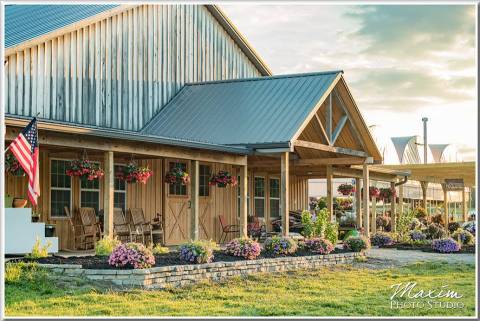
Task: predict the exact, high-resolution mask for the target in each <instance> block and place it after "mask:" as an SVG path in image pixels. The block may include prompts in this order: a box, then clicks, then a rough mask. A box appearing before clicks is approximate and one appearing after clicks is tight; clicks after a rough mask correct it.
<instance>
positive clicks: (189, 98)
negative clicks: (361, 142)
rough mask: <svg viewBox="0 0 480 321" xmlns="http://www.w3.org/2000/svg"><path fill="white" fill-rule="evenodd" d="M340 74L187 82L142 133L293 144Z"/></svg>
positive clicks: (218, 141) (216, 141) (243, 143)
mask: <svg viewBox="0 0 480 321" xmlns="http://www.w3.org/2000/svg"><path fill="white" fill-rule="evenodd" d="M342 73H343V72H342V71H328V72H317V73H307V74H294V75H280V76H271V77H260V78H249V79H238V80H225V81H212V82H204V83H191V84H187V85H185V87H184V88H183V89H182V90H181V91H180V92H179V93H178V94H177V95H176V96H175V97H174V98H173V99H172V101H171V102H170V103H168V104H167V106H165V107H164V108H163V109H162V110H161V111H160V112H159V113H158V114H157V115H156V116H155V117H154V118H153V119H152V120H151V121H150V122H149V123H148V124H147V125H146V126H145V127H144V128H143V129H142V130H141V133H142V134H147V135H155V136H168V137H172V138H176V139H186V140H192V141H198V142H205V143H211V144H221V145H240V146H247V147H250V146H258V145H275V144H277V145H281V146H289V145H290V141H291V140H292V138H293V137H294V135H295V133H296V132H297V131H298V130H299V128H300V127H301V126H302V124H303V123H304V122H305V120H306V119H307V118H308V116H309V115H310V114H311V113H312V110H314V108H315V107H316V106H317V105H318V104H319V102H321V101H322V99H324V98H325V96H326V95H327V94H328V93H329V91H330V90H331V89H332V87H333V85H334V84H335V83H336V81H337V80H338V78H339V77H340V76H341V74H342Z"/></svg>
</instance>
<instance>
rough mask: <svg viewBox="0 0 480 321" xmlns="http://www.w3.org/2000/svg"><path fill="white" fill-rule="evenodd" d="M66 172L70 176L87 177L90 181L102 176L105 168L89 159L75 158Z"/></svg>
mask: <svg viewBox="0 0 480 321" xmlns="http://www.w3.org/2000/svg"><path fill="white" fill-rule="evenodd" d="M65 174H67V175H68V176H72V177H73V176H78V177H80V178H86V179H87V180H89V181H93V180H95V179H99V178H102V177H103V175H104V172H103V169H101V168H100V167H99V166H98V164H96V163H94V162H92V161H90V160H88V159H85V158H84V159H81V160H74V161H71V162H70V164H69V165H68V167H67V169H66V170H65Z"/></svg>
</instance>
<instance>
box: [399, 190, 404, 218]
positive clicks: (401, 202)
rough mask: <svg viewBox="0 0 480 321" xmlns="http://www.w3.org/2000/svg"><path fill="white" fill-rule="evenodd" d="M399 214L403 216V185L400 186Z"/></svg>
mask: <svg viewBox="0 0 480 321" xmlns="http://www.w3.org/2000/svg"><path fill="white" fill-rule="evenodd" d="M398 213H399V216H402V215H403V184H401V185H399V186H398Z"/></svg>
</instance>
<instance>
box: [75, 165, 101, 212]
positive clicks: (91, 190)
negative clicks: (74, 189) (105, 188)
mask: <svg viewBox="0 0 480 321" xmlns="http://www.w3.org/2000/svg"><path fill="white" fill-rule="evenodd" d="M92 164H97V165H98V166H100V162H92ZM100 191H101V188H100V181H99V182H98V189H95V188H83V187H82V181H81V179H80V181H79V194H80V195H79V196H78V200H79V204H78V205H79V207H82V192H98V211H100V207H101V205H102V203H101V195H100ZM96 214H97V215H98V213H96Z"/></svg>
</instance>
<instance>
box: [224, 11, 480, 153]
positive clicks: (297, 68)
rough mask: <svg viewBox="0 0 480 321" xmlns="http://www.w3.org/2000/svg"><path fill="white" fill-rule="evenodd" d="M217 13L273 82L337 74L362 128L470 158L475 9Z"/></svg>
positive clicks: (473, 124) (472, 150)
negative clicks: (425, 140)
mask: <svg viewBox="0 0 480 321" xmlns="http://www.w3.org/2000/svg"><path fill="white" fill-rule="evenodd" d="M221 7H222V9H224V11H225V12H226V13H227V15H228V16H229V18H230V19H231V20H232V21H233V22H234V23H235V24H236V25H237V27H238V28H239V29H240V31H241V32H242V33H243V34H244V35H245V36H246V38H247V39H248V40H249V42H250V43H251V44H252V45H253V47H254V48H255V49H256V50H257V51H258V52H259V54H260V56H261V57H262V58H263V59H264V60H265V61H266V62H267V64H268V65H269V66H270V68H271V69H272V70H273V72H274V73H275V74H285V73H299V72H311V71H320V70H333V69H343V70H344V71H345V75H344V76H345V78H346V80H347V83H348V84H349V86H350V89H351V91H352V93H353V95H354V98H355V100H356V101H357V104H358V105H359V108H360V110H361V111H362V114H363V115H364V117H365V119H366V121H367V123H368V125H377V126H379V131H380V132H382V133H384V135H389V136H407V135H421V133H422V122H421V119H422V117H424V116H426V117H429V140H430V143H455V144H457V145H458V147H459V149H460V152H461V153H462V155H463V157H464V159H465V160H472V159H474V157H475V146H476V137H477V134H476V127H477V103H476V90H475V77H476V69H475V7H474V6H473V5H375V6H360V5H323V4H307V5H292V4H280V5H262V4H231V5H226V4H224V5H222V6H221Z"/></svg>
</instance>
